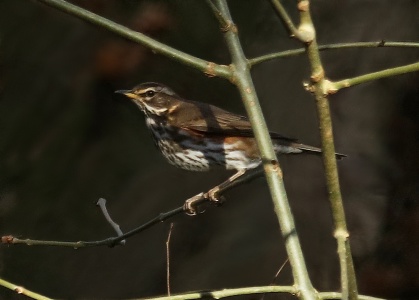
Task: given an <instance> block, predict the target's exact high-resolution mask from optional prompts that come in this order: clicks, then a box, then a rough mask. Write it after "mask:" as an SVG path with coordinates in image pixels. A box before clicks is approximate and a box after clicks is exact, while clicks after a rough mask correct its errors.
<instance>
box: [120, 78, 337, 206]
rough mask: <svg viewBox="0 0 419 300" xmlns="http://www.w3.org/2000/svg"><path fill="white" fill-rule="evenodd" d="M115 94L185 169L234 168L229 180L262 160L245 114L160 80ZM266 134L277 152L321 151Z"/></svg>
mask: <svg viewBox="0 0 419 300" xmlns="http://www.w3.org/2000/svg"><path fill="white" fill-rule="evenodd" d="M116 93H120V94H124V95H125V96H127V97H128V98H130V99H131V100H132V101H134V103H135V104H137V106H138V107H139V108H140V109H141V111H142V112H143V113H144V114H145V116H146V124H147V127H148V128H149V129H150V131H151V133H152V136H153V139H154V142H155V144H156V145H157V147H158V148H159V149H160V152H161V153H162V154H163V156H164V157H165V158H166V159H167V160H168V161H169V163H171V164H173V165H175V166H176V167H179V168H182V169H185V170H190V171H208V170H210V169H212V168H213V167H217V166H218V167H224V168H225V169H227V170H237V171H238V172H237V173H236V174H235V175H233V176H232V177H230V178H229V180H228V181H227V182H229V181H232V180H234V179H236V178H237V177H239V176H240V175H242V174H243V173H244V172H245V171H246V170H248V169H253V168H256V167H257V166H259V165H260V164H261V158H260V156H259V153H258V149H257V145H256V141H255V138H254V135H253V131H252V128H251V125H250V122H249V120H248V118H246V117H244V116H240V115H237V114H234V113H231V112H229V111H226V110H223V109H221V108H219V107H216V106H213V105H210V104H207V103H202V102H196V101H191V100H186V99H184V98H182V97H180V96H179V95H177V94H176V93H175V92H174V91H173V90H172V89H170V88H169V87H167V86H165V85H163V84H160V83H154V82H148V83H143V84H140V85H137V86H136V87H134V88H133V89H132V90H120V91H116ZM270 136H271V139H272V142H273V145H274V150H275V152H276V153H278V154H299V153H314V154H320V153H321V149H319V148H316V147H312V146H308V145H304V144H300V143H298V142H297V141H296V140H295V139H291V138H287V137H284V136H282V135H280V134H278V133H276V132H270ZM336 156H337V157H338V158H340V157H343V156H345V155H342V154H336ZM213 200H214V199H213Z"/></svg>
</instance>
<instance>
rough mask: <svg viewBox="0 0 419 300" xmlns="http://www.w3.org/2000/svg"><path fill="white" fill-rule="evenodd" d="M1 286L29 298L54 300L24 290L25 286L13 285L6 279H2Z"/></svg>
mask: <svg viewBox="0 0 419 300" xmlns="http://www.w3.org/2000/svg"><path fill="white" fill-rule="evenodd" d="M0 285H1V286H4V287H5V288H8V289H9V290H12V291H15V292H16V293H18V294H21V295H25V296H27V297H29V298H32V299H37V300H52V299H51V298H48V297H46V296H43V295H41V294H38V293H35V292H32V291H30V290H28V289H26V288H24V287H23V286H19V285H16V284H13V283H11V282H9V281H6V280H4V279H1V278H0Z"/></svg>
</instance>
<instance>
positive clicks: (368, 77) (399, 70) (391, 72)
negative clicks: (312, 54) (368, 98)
mask: <svg viewBox="0 0 419 300" xmlns="http://www.w3.org/2000/svg"><path fill="white" fill-rule="evenodd" d="M417 71H419V62H417V63H413V64H409V65H405V66H400V67H395V68H389V69H385V70H382V71H377V72H373V73H369V74H364V75H361V76H356V77H353V78H348V79H343V80H340V81H335V82H331V83H330V87H329V90H328V91H327V92H329V93H336V92H337V91H339V90H341V89H343V88H347V87H350V86H354V85H357V84H361V83H365V82H369V81H372V80H377V79H381V78H386V77H390V76H397V75H401V74H406V73H409V72H417Z"/></svg>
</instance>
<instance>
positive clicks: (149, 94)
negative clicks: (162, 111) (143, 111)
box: [145, 91, 156, 97]
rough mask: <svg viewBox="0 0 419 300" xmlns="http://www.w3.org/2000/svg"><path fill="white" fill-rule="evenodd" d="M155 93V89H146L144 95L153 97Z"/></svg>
mask: <svg viewBox="0 0 419 300" xmlns="http://www.w3.org/2000/svg"><path fill="white" fill-rule="evenodd" d="M155 94H156V92H155V91H147V92H146V93H145V95H146V96H147V97H153V96H154V95H155Z"/></svg>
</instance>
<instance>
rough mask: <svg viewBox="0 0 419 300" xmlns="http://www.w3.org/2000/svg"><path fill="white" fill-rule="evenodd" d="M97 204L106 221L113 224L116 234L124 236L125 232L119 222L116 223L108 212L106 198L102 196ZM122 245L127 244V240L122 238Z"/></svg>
mask: <svg viewBox="0 0 419 300" xmlns="http://www.w3.org/2000/svg"><path fill="white" fill-rule="evenodd" d="M96 205H97V206H99V207H100V209H101V211H102V213H103V215H104V217H105V219H106V221H108V223H109V224H110V225H111V226H112V228H113V229H114V230H115V232H116V234H117V235H118V236H122V235H123V234H124V233H123V232H122V230H121V228H120V227H119V225H118V224H116V223H115V222H114V221H113V220H112V218H111V216H110V215H109V213H108V210H107V209H106V199H104V198H100V199H99V200H98V201H97V202H96ZM119 243H120V244H121V245H125V240H122V241H120V242H119Z"/></svg>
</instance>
